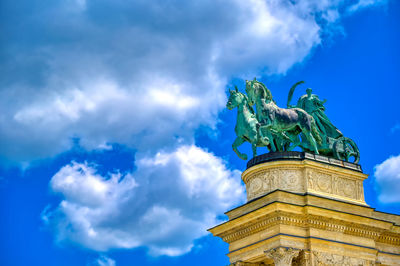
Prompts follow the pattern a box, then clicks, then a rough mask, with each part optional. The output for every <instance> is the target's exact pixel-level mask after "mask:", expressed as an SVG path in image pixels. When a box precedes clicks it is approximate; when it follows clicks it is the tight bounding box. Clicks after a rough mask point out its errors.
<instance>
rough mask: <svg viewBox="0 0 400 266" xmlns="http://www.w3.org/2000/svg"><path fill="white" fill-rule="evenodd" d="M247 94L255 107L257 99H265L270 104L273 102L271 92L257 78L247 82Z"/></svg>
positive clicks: (250, 102)
mask: <svg viewBox="0 0 400 266" xmlns="http://www.w3.org/2000/svg"><path fill="white" fill-rule="evenodd" d="M246 93H247V95H248V96H249V104H250V105H254V104H255V103H256V99H257V98H260V99H265V100H267V101H268V102H270V101H272V94H271V92H270V90H269V89H268V88H267V87H266V86H265V85H264V84H263V83H261V82H259V81H258V80H257V79H256V78H254V79H253V80H246Z"/></svg>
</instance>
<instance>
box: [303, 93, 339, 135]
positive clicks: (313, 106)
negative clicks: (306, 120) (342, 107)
mask: <svg viewBox="0 0 400 266" xmlns="http://www.w3.org/2000/svg"><path fill="white" fill-rule="evenodd" d="M306 92H307V94H306V95H303V96H301V97H300V99H299V101H298V102H297V107H298V108H301V109H303V110H305V111H306V112H307V113H309V114H310V115H311V116H312V117H313V118H314V120H315V123H316V124H317V127H318V129H319V131H320V133H321V134H322V135H324V136H327V137H331V138H335V139H336V138H339V137H341V136H343V134H342V132H340V131H339V129H337V128H336V127H335V126H334V125H333V124H332V123H331V121H330V120H329V118H328V117H327V116H326V114H325V112H324V111H325V107H324V103H325V102H326V100H324V101H321V100H320V99H319V98H318V96H317V95H315V94H312V89H311V88H308V89H307V90H306Z"/></svg>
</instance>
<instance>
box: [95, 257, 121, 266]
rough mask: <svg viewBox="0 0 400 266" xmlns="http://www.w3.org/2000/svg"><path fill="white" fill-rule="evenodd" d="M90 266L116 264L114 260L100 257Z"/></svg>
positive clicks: (113, 265) (110, 265) (112, 265)
mask: <svg viewBox="0 0 400 266" xmlns="http://www.w3.org/2000/svg"><path fill="white" fill-rule="evenodd" d="M90 265H93V266H115V265H117V264H116V262H115V260H113V259H112V258H110V257H107V256H105V255H101V256H100V257H99V258H97V259H96V260H95V261H94V262H93V263H92V264H90Z"/></svg>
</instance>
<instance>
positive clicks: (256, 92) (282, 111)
mask: <svg viewBox="0 0 400 266" xmlns="http://www.w3.org/2000/svg"><path fill="white" fill-rule="evenodd" d="M302 83H303V82H302V81H301V82H297V83H296V84H295V85H293V86H292V88H291V89H290V91H289V96H288V103H287V108H280V107H278V106H277V104H276V102H275V101H274V99H273V97H272V94H271V92H270V91H269V89H268V88H267V87H266V86H265V85H264V84H263V83H261V82H259V81H257V80H256V79H254V80H250V81H249V80H246V94H247V95H246V94H244V93H241V92H239V90H238V88H237V87H236V86H235V90H234V91H232V90H230V97H229V99H228V102H227V105H226V106H227V108H228V109H229V110H232V109H234V108H237V109H238V110H237V122H236V127H235V132H236V135H237V138H236V139H235V141H234V143H233V144H232V148H233V150H234V151H235V153H236V154H237V155H238V156H239V157H240V158H241V159H243V160H247V155H246V154H244V153H241V152H240V151H239V150H238V146H240V145H241V144H243V143H244V142H246V141H247V142H249V143H250V144H251V146H252V150H253V156H254V157H255V156H256V155H257V147H267V148H268V149H269V151H271V152H276V151H291V150H293V149H294V148H296V147H300V148H301V149H302V150H303V151H307V152H312V153H315V154H322V155H326V156H330V157H334V158H336V159H339V160H344V161H350V160H352V161H353V162H354V163H358V161H359V157H360V155H359V151H358V148H357V145H356V144H355V143H354V141H353V140H351V139H350V138H347V137H344V136H343V134H342V133H341V132H340V131H339V130H338V129H337V128H336V127H335V126H334V125H333V124H332V123H331V121H330V120H329V118H328V117H327V116H326V114H325V107H324V103H325V102H326V100H324V101H321V100H320V99H319V98H318V96H317V95H315V94H312V90H311V89H310V88H308V89H307V90H306V92H307V94H306V95H303V96H301V97H300V99H299V100H298V102H297V105H296V106H292V105H290V101H291V98H292V96H293V92H294V90H295V88H296V87H297V86H298V85H299V84H302ZM253 106H255V111H254V109H253Z"/></svg>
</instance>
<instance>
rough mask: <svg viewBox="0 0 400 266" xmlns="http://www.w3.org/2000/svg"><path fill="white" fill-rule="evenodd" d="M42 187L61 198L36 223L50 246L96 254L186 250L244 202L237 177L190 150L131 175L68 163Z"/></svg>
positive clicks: (149, 161) (159, 157)
mask: <svg viewBox="0 0 400 266" xmlns="http://www.w3.org/2000/svg"><path fill="white" fill-rule="evenodd" d="M50 187H51V189H52V191H54V192H55V193H57V194H59V195H60V196H61V197H62V200H61V202H60V204H59V205H58V206H57V207H56V208H50V207H49V208H47V209H46V210H45V211H44V212H43V214H42V219H43V220H44V222H45V223H46V224H47V225H48V226H49V228H51V229H52V230H53V231H54V233H55V235H56V240H57V241H58V242H63V241H72V242H74V243H78V244H80V245H82V246H84V247H87V248H90V249H93V250H98V251H107V250H109V249H112V248H134V247H139V246H146V247H148V248H149V252H150V253H151V254H153V255H169V256H177V255H181V254H183V253H185V252H188V251H189V250H190V249H191V248H192V246H193V240H194V239H196V238H199V237H201V236H204V235H205V234H207V231H206V229H208V228H209V227H211V226H213V225H215V224H217V223H218V222H220V220H218V219H217V216H218V215H220V214H221V213H223V212H224V211H226V210H227V209H228V208H230V207H232V206H233V205H235V204H238V203H240V202H242V201H243V200H244V188H243V186H242V185H241V184H240V173H239V171H236V170H234V171H231V170H229V169H227V168H226V166H225V163H224V162H223V161H222V160H221V159H220V158H218V157H216V156H214V155H213V154H211V153H209V152H207V151H204V150H202V149H200V148H198V147H195V146H181V147H179V148H178V149H177V150H175V151H174V152H171V153H158V154H156V155H155V156H154V157H148V158H143V159H141V160H140V161H139V162H138V171H137V172H135V173H126V174H120V173H109V174H108V175H107V176H101V175H99V174H98V173H96V167H95V166H94V165H90V164H88V163H76V162H72V163H71V164H69V165H66V166H64V167H63V168H61V169H60V170H59V171H58V172H57V173H56V174H55V175H54V176H53V178H52V179H51V182H50Z"/></svg>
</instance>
